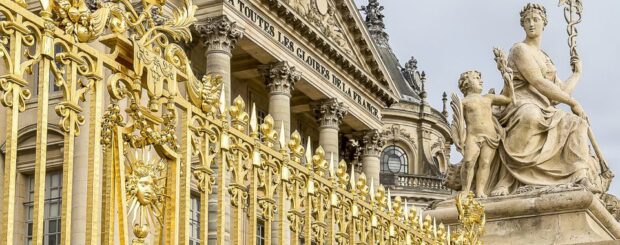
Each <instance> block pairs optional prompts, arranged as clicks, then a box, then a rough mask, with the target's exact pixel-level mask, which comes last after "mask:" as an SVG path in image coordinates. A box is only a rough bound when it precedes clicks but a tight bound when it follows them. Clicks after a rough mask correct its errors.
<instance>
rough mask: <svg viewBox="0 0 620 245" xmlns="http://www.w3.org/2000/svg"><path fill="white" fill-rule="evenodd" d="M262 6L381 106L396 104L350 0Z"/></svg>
mask: <svg viewBox="0 0 620 245" xmlns="http://www.w3.org/2000/svg"><path fill="white" fill-rule="evenodd" d="M262 2H264V3H267V4H268V6H269V7H270V8H271V11H273V12H274V13H276V14H277V15H278V16H279V17H281V18H283V19H284V20H286V22H287V23H288V24H289V25H291V26H293V27H294V28H295V29H296V30H298V32H299V33H300V34H301V35H302V36H304V37H306V39H307V40H309V41H310V42H312V43H314V45H315V47H317V48H318V49H319V50H321V51H322V53H323V54H325V55H326V58H327V59H329V60H332V61H334V62H335V63H336V64H338V65H340V67H341V68H342V69H343V71H345V72H346V73H348V74H350V75H352V76H353V77H354V79H355V81H356V82H357V83H358V84H359V85H360V86H362V87H365V88H367V89H368V91H369V92H370V93H372V94H375V95H376V98H377V99H378V100H379V101H382V102H383V103H385V106H389V105H391V104H393V103H396V102H397V101H398V99H399V98H400V94H399V92H398V90H397V89H396V87H395V86H394V83H393V81H392V79H391V78H390V75H389V72H388V70H387V69H386V65H385V64H384V62H383V60H382V59H381V56H380V54H379V51H378V49H377V47H376V45H375V44H374V43H373V41H372V37H371V36H370V34H369V32H368V31H367V30H366V26H365V22H364V21H363V20H362V18H361V15H360V14H359V10H358V8H357V6H356V5H355V3H354V2H353V0H262Z"/></svg>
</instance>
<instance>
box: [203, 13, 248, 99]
mask: <svg viewBox="0 0 620 245" xmlns="http://www.w3.org/2000/svg"><path fill="white" fill-rule="evenodd" d="M196 30H197V31H198V32H199V33H200V36H201V37H202V41H203V43H204V45H205V47H206V48H207V51H206V52H205V58H206V64H207V67H206V73H207V74H217V75H221V76H222V83H223V89H224V94H225V96H226V101H227V103H228V105H230V103H231V101H232V99H231V94H230V91H231V80H230V58H231V57H232V53H231V51H232V50H233V48H234V47H235V44H236V43H237V41H239V39H241V38H242V37H243V31H244V29H243V28H242V27H240V26H238V25H237V23H236V22H233V21H231V20H229V19H228V17H226V16H225V15H222V16H218V17H215V18H209V19H207V21H206V22H205V23H202V24H196Z"/></svg>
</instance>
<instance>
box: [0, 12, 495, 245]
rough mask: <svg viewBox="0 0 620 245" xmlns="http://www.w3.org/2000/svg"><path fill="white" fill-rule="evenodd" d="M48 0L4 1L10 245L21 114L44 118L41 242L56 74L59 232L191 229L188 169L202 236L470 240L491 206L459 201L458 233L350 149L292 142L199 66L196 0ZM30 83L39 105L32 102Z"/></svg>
mask: <svg viewBox="0 0 620 245" xmlns="http://www.w3.org/2000/svg"><path fill="white" fill-rule="evenodd" d="M40 4H41V6H40V7H41V8H40V9H41V10H40V11H39V12H36V13H35V12H31V11H29V10H28V9H27V8H25V7H26V6H25V3H24V2H17V1H9V0H6V1H0V58H1V65H0V72H1V73H0V92H1V94H0V95H1V96H0V102H2V105H3V106H4V107H5V109H6V114H5V118H6V128H5V129H2V130H5V131H6V134H5V137H6V144H5V150H6V154H5V157H4V166H5V168H4V179H3V189H4V195H3V197H2V203H3V204H2V220H1V222H0V224H1V226H0V229H1V230H0V239H1V241H0V244H14V243H15V242H16V241H18V240H19V239H20V238H18V237H16V236H15V235H14V234H15V230H16V226H15V222H14V221H16V220H17V219H18V217H16V215H17V213H18V212H17V211H16V206H15V205H16V203H17V201H16V197H17V195H18V194H17V193H16V190H17V186H16V176H17V174H18V173H17V168H16V165H17V158H18V154H17V151H18V147H17V143H18V130H19V127H20V125H24V124H25V123H24V122H20V113H21V114H24V113H34V114H35V115H36V120H37V121H36V123H37V135H36V145H37V146H36V147H37V148H36V150H37V151H36V162H35V167H34V183H35V184H34V186H35V188H34V205H33V206H34V208H33V210H34V211H33V218H32V219H33V231H32V243H33V244H42V243H43V235H44V233H43V224H44V222H43V216H44V196H45V174H46V164H47V163H46V162H47V157H46V149H47V147H46V146H47V144H48V142H47V141H48V140H47V137H48V133H47V132H48V124H49V122H48V121H49V119H50V118H52V116H51V115H50V114H49V106H50V105H51V104H50V93H51V92H50V90H51V89H50V87H51V86H56V87H58V88H60V90H61V92H62V97H61V99H60V102H59V103H55V111H56V116H57V118H59V120H60V123H59V125H60V128H61V130H62V131H63V132H64V143H63V154H64V155H63V163H62V170H63V183H62V209H61V210H62V212H61V219H62V220H61V224H62V228H61V235H60V238H61V242H62V243H63V244H75V243H78V244H81V243H86V244H114V243H120V244H188V240H189V229H190V227H189V219H190V215H191V214H190V209H189V206H190V197H191V192H190V189H191V187H192V185H193V183H194V185H195V186H197V188H198V191H199V192H200V209H201V212H200V219H199V220H200V224H201V225H200V239H201V244H207V243H209V242H210V241H209V239H213V238H214V239H215V241H216V244H257V236H258V235H261V236H264V239H265V244H272V239H278V240H277V241H275V242H277V243H280V244H289V243H290V244H450V243H451V242H454V243H458V244H473V243H475V241H477V239H478V238H479V236H480V235H481V234H482V227H483V225H484V214H483V212H482V207H481V206H480V205H479V204H477V203H476V202H475V201H474V200H473V198H472V197H471V196H470V197H469V198H468V199H467V201H466V202H464V203H463V202H460V199H459V202H458V203H459V205H460V206H459V211H460V212H462V215H461V216H462V218H463V219H465V220H467V222H463V223H462V224H461V226H463V229H459V230H458V231H455V232H453V233H452V234H450V232H449V229H448V230H446V228H445V226H443V225H439V226H437V225H435V224H434V222H433V220H432V218H431V217H429V216H427V217H424V218H423V217H422V214H420V213H417V212H416V210H414V209H408V208H407V205H406V204H404V203H402V201H401V198H400V197H395V198H392V197H391V196H390V193H389V190H388V191H387V193H386V190H385V188H384V187H383V186H381V185H378V186H375V185H374V183H370V185H369V184H368V183H367V180H366V177H365V176H364V175H363V174H361V175H357V176H356V174H355V172H354V171H352V170H350V169H347V164H346V163H345V162H344V161H342V162H338V163H335V162H327V161H326V160H325V152H324V151H323V149H322V148H321V147H318V148H317V149H315V151H314V153H311V152H310V151H309V149H308V148H309V147H303V146H302V144H301V142H302V141H301V139H300V135H299V134H298V133H297V132H294V133H293V134H292V135H291V137H290V140H289V141H288V142H285V139H284V138H285V137H284V135H283V133H282V132H283V131H280V132H278V129H274V123H273V119H271V118H270V116H267V118H266V119H265V123H263V124H262V125H258V123H257V116H256V111H255V109H254V106H252V109H251V110H249V111H250V113H249V114H248V113H247V112H246V108H245V103H244V102H243V100H242V99H241V98H237V99H235V100H234V101H233V103H232V104H231V105H227V104H226V101H227V98H224V95H223V93H222V92H221V91H222V88H221V87H222V81H221V77H218V76H217V75H215V74H213V75H209V76H205V77H204V78H202V79H197V78H196V77H195V76H194V74H193V73H192V71H191V68H190V65H189V60H188V58H187V57H186V55H185V52H184V51H183V49H182V48H181V47H180V46H179V45H178V44H177V43H178V42H181V41H189V40H190V39H191V38H192V36H191V32H190V26H191V25H192V24H193V23H194V22H195V18H194V11H195V10H196V6H194V5H193V4H192V3H191V2H190V1H189V0H186V1H183V2H182V4H183V6H173V5H166V6H161V5H159V4H163V3H162V2H159V1H142V2H140V3H139V4H141V5H143V6H142V8H141V9H143V10H144V11H142V10H137V9H136V8H135V6H134V5H133V2H132V1H129V0H119V1H109V2H102V3H100V4H99V5H98V6H97V8H96V9H94V10H90V9H89V8H88V7H86V4H85V2H84V1H80V0H78V1H67V0H42V1H41V2H40ZM159 8H169V9H170V10H171V11H164V12H165V13H168V12H170V13H172V14H170V15H169V16H166V18H164V19H165V21H163V22H161V21H159V20H157V21H156V20H155V18H156V17H155V16H154V14H153V12H152V11H151V9H159ZM164 12H162V13H164ZM31 88H36V101H37V106H36V107H31V108H29V109H27V108H26V104H27V101H28V99H29V98H30V96H31V94H32V92H31ZM27 123H35V122H27ZM246 131H249V134H248V133H246ZM259 131H261V133H262V135H263V136H264V137H263V139H262V140H260V139H259V137H258V135H259ZM84 132H85V133H87V134H88V152H87V153H86V154H87V161H88V164H87V167H88V171H87V173H88V176H87V187H86V190H87V195H86V204H87V210H88V211H87V212H86V217H85V218H86V228H85V232H86V235H85V237H86V238H85V239H86V240H85V241H77V240H75V239H76V238H75V237H73V236H72V224H71V221H72V220H73V218H72V217H73V216H74V215H75V214H74V213H72V211H73V209H72V201H74V200H73V198H74V197H73V195H72V190H73V188H74V187H76V186H75V184H74V183H73V175H74V172H73V171H74V167H75V164H76V162H75V158H76V154H75V146H76V137H77V136H78V135H80V134H81V133H84ZM82 143H85V142H79V144H82ZM304 158H305V159H306V160H305V161H304V163H302V159H304ZM79 164H81V163H79ZM213 198H215V199H216V200H217V205H216V210H214V211H215V214H216V215H215V216H214V215H210V214H213V213H210V212H209V209H212V208H213V207H210V206H209V200H210V199H213ZM210 223H211V224H216V226H215V228H214V227H212V226H210V225H209V224H210ZM259 226H261V227H262V228H263V229H262V234H258V227H259ZM20 234H22V233H20ZM210 234H211V235H213V234H214V236H212V238H210V237H209V235H210ZM272 234H277V235H276V237H272Z"/></svg>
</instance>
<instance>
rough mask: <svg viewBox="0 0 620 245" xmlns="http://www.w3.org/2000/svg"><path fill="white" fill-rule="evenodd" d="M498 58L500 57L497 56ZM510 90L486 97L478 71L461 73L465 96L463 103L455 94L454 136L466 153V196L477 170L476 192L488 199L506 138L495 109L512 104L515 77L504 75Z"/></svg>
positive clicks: (453, 105) (463, 178)
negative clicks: (494, 165) (488, 186)
mask: <svg viewBox="0 0 620 245" xmlns="http://www.w3.org/2000/svg"><path fill="white" fill-rule="evenodd" d="M496 55H497V54H496ZM503 76H504V83H505V84H504V85H505V87H506V88H507V89H504V90H503V91H502V94H500V95H495V94H486V95H482V94H481V92H482V79H481V74H480V72H478V71H475V70H473V71H466V72H464V73H462V74H461V76H460V78H459V82H458V86H459V89H460V90H461V92H462V93H463V95H464V96H465V97H464V98H463V101H462V102H461V101H460V99H459V98H458V97H457V96H456V95H454V94H453V95H452V108H453V110H454V114H455V119H456V120H455V121H460V122H456V123H455V124H454V125H453V131H456V132H455V134H454V135H453V137H454V138H455V142H456V145H457V148H460V149H461V150H462V152H463V165H462V167H461V183H462V189H461V190H462V191H463V193H468V192H469V191H470V189H471V185H472V182H473V180H474V170H475V169H476V167H477V169H478V170H477V171H476V173H475V174H476V181H475V193H476V196H477V197H482V198H484V197H486V196H487V195H486V193H485V192H484V189H485V186H486V184H487V181H488V179H489V171H490V167H491V161H492V160H493V157H494V156H495V153H496V149H497V147H498V145H499V142H500V140H501V138H502V136H503V129H502V127H501V126H500V125H499V122H498V121H497V119H496V118H495V117H493V106H506V105H508V104H510V103H511V102H512V100H513V99H512V98H513V96H514V95H513V90H512V89H510V88H512V78H511V77H510V76H511V75H510V74H509V72H508V73H506V74H503Z"/></svg>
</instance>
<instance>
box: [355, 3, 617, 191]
mask: <svg viewBox="0 0 620 245" xmlns="http://www.w3.org/2000/svg"><path fill="white" fill-rule="evenodd" d="M355 1H356V3H357V4H358V5H366V4H367V0H355ZM380 2H381V4H382V5H383V6H385V10H384V14H385V16H386V17H385V24H386V29H387V32H388V34H389V35H390V43H391V46H392V49H393V50H394V52H395V53H396V55H397V56H398V58H399V60H400V63H401V64H403V63H404V62H406V61H407V60H409V58H410V57H411V56H414V57H415V58H416V59H417V60H418V67H419V69H421V70H424V71H426V74H427V78H428V79H427V81H428V83H427V86H426V87H427V89H428V92H429V101H430V103H431V104H433V105H434V106H435V107H436V108H441V107H440V106H441V93H442V92H443V91H448V92H452V91H454V92H458V88H457V86H456V83H457V79H458V76H459V74H460V73H461V72H463V71H466V70H469V69H477V70H479V71H481V72H482V74H483V80H484V81H485V84H484V86H485V91H486V90H487V89H488V88H491V87H494V88H496V90H497V91H499V90H501V87H502V86H503V85H502V84H503V83H502V81H501V77H500V75H499V73H498V71H497V69H496V67H495V61H494V60H493V53H492V48H493V47H495V46H498V47H501V48H502V49H504V51H505V52H506V53H507V52H508V50H509V49H510V47H511V46H512V45H513V44H514V43H516V42H519V41H522V40H523V38H524V34H523V29H522V28H521V26H520V25H519V11H520V10H521V8H522V7H523V6H524V5H525V4H526V3H527V2H531V0H530V1H523V0H509V1H497V0H469V1H464V0H380ZM557 2H558V1H557V0H539V1H537V3H541V4H544V5H545V7H546V8H547V15H548V20H549V24H548V25H547V27H546V29H545V33H544V34H543V35H544V36H543V42H542V48H543V49H544V50H545V52H547V54H549V56H550V57H551V59H552V60H553V61H554V63H555V64H556V66H557V68H558V73H559V75H560V77H561V78H562V79H566V78H567V77H568V76H569V75H570V66H569V60H570V59H569V56H570V55H569V49H568V44H567V34H566V21H565V20H564V17H563V11H562V8H560V7H558V6H557ZM584 2H585V3H584V17H583V22H582V23H581V24H579V25H578V27H577V29H578V30H579V36H578V39H577V42H578V50H579V52H580V54H581V57H582V62H583V70H584V71H583V75H582V78H581V81H580V83H579V84H578V85H577V88H576V89H575V92H574V93H573V96H574V97H575V98H577V100H579V101H580V102H581V104H582V106H583V107H584V109H585V110H586V112H587V114H588V116H589V118H590V121H591V123H592V127H593V129H594V134H595V136H596V138H597V140H598V141H599V144H600V145H601V147H602V150H603V153H604V156H605V158H606V159H607V162H608V164H609V165H610V167H611V168H612V170H613V171H614V173H615V174H616V176H617V177H616V179H615V180H614V181H613V182H612V187H611V189H610V192H611V193H612V194H615V195H616V196H619V195H620V108H619V107H620V103H619V102H618V99H617V97H620V72H619V71H620V14H619V13H620V1H618V0H595V1H584ZM565 109H566V108H565ZM455 155H458V153H455V154H453V156H455ZM453 161H455V160H453Z"/></svg>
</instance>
